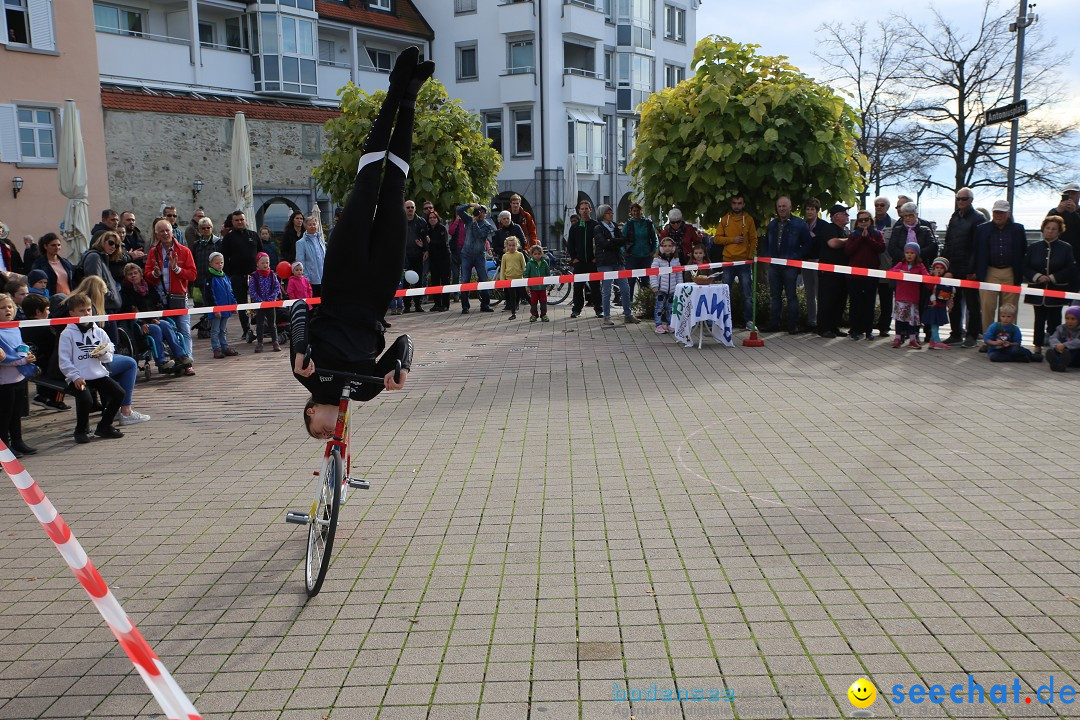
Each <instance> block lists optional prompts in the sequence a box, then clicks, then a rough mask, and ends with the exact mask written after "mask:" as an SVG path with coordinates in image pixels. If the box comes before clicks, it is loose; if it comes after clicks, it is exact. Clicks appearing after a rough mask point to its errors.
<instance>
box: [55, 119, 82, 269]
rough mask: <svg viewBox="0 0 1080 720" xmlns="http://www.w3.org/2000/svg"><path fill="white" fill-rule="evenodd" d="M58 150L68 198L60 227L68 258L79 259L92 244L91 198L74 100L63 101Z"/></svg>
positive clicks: (61, 179)
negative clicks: (64, 238)
mask: <svg viewBox="0 0 1080 720" xmlns="http://www.w3.org/2000/svg"><path fill="white" fill-rule="evenodd" d="M59 154H60V157H59V172H58V173H57V176H58V178H59V184H60V192H61V194H63V196H64V197H66V198H67V199H68V203H67V209H66V210H65V211H64V220H63V222H62V223H61V228H62V229H63V233H64V237H66V238H67V241H68V258H69V259H71V260H72V261H73V262H77V261H78V260H79V259H80V258H81V257H82V256H83V253H85V252H86V251H87V250H88V249H89V248H90V202H89V200H88V199H87V197H88V196H87V191H86V152H85V151H84V149H83V137H82V127H81V125H80V122H79V110H78V108H76V107H75V101H74V100H65V101H64V119H63V122H62V123H61V125H60V147H59Z"/></svg>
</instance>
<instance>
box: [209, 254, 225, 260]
mask: <svg viewBox="0 0 1080 720" xmlns="http://www.w3.org/2000/svg"><path fill="white" fill-rule="evenodd" d="M214 258H221V259H222V260H224V259H225V256H224V255H222V254H221V253H219V252H212V253H210V257H209V258H207V259H206V261H207V262H214Z"/></svg>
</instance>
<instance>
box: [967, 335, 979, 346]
mask: <svg viewBox="0 0 1080 720" xmlns="http://www.w3.org/2000/svg"><path fill="white" fill-rule="evenodd" d="M976 342H978V341H977V340H976V339H975V336H974V335H969V336H968V337H967V338H965V339H964V347H966V348H973V347H975V343H976Z"/></svg>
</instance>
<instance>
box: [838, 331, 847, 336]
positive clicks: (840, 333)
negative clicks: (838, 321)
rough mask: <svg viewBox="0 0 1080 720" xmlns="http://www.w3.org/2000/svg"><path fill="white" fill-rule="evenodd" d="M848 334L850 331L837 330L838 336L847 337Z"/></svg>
mask: <svg viewBox="0 0 1080 720" xmlns="http://www.w3.org/2000/svg"><path fill="white" fill-rule="evenodd" d="M847 336H848V333H846V332H844V331H843V330H837V331H836V337H847Z"/></svg>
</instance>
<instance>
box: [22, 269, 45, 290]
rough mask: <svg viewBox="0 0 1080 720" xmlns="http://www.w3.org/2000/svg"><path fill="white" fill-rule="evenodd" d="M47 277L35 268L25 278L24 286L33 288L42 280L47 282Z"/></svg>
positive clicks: (42, 271)
mask: <svg viewBox="0 0 1080 720" xmlns="http://www.w3.org/2000/svg"><path fill="white" fill-rule="evenodd" d="M48 279H49V276H48V275H46V274H45V271H44V270H40V269H37V268H35V269H34V270H31V271H30V274H29V275H27V276H26V284H27V285H30V286H31V287H33V285H34V283H36V282H41V281H42V280H48Z"/></svg>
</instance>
